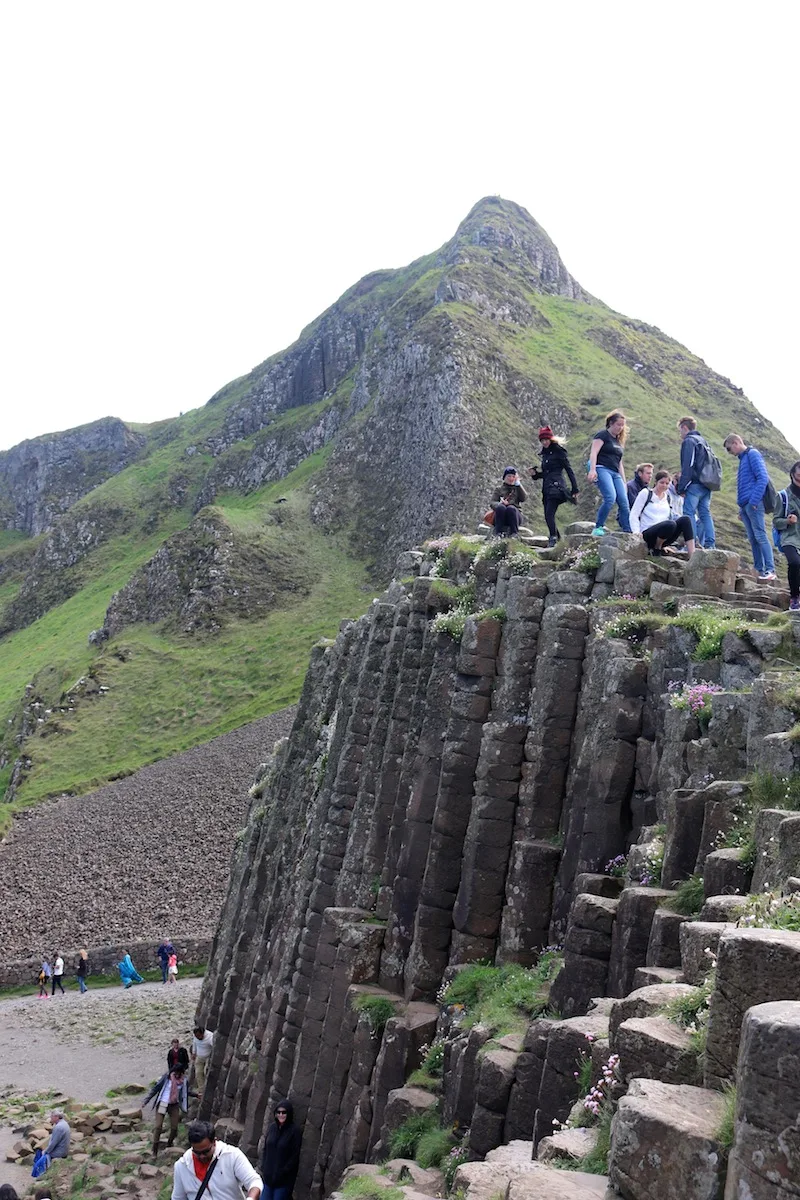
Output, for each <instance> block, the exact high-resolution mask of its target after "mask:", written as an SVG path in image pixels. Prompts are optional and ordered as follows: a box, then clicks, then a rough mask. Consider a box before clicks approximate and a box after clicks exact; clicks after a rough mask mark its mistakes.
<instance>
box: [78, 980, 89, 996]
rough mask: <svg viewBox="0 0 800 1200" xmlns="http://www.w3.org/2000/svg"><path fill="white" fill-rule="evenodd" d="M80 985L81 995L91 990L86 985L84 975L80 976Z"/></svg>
mask: <svg viewBox="0 0 800 1200" xmlns="http://www.w3.org/2000/svg"><path fill="white" fill-rule="evenodd" d="M78 987H79V988H80V989H81V995H83V993H84V992H88V990H89V989H88V988H87V986H86V980H85V979H84V978H83V976H82V975H79V976H78Z"/></svg>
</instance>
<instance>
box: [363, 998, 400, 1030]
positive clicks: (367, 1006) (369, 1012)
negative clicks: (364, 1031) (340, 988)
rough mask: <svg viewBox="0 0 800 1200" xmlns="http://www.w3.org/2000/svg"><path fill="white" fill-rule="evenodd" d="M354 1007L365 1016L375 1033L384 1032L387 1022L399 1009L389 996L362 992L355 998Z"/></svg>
mask: <svg viewBox="0 0 800 1200" xmlns="http://www.w3.org/2000/svg"><path fill="white" fill-rule="evenodd" d="M352 1003H353V1008H354V1009H355V1011H356V1012H357V1013H359V1014H360V1015H362V1016H364V1017H365V1018H366V1020H367V1023H368V1025H369V1027H370V1029H371V1030H372V1032H373V1033H382V1032H383V1029H384V1026H385V1025H386V1022H387V1021H388V1020H389V1019H390V1017H393V1016H394V1015H395V1013H396V1011H397V1009H396V1008H395V1005H394V1004H393V1003H392V1001H391V1000H390V999H389V998H388V997H387V996H371V995H368V994H362V995H359V996H356V997H355V998H354V999H353V1002H352Z"/></svg>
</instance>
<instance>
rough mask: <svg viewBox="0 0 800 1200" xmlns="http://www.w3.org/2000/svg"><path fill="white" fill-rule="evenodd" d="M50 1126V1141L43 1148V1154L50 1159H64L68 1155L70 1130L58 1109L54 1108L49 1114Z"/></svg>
mask: <svg viewBox="0 0 800 1200" xmlns="http://www.w3.org/2000/svg"><path fill="white" fill-rule="evenodd" d="M50 1124H51V1125H52V1132H51V1134H50V1141H49V1142H48V1143H47V1146H46V1147H45V1154H47V1155H48V1156H49V1157H50V1158H66V1157H67V1155H68V1154H69V1143H70V1138H71V1137H72V1130H71V1129H70V1127H69V1123H68V1121H67V1118H66V1117H65V1116H64V1114H63V1112H62V1111H61V1109H60V1108H54V1109H53V1111H52V1112H51V1113H50Z"/></svg>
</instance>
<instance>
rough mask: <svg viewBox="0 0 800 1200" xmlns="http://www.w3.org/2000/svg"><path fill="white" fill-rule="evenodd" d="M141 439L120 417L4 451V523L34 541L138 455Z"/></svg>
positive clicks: (0, 494)
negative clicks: (33, 537)
mask: <svg viewBox="0 0 800 1200" xmlns="http://www.w3.org/2000/svg"><path fill="white" fill-rule="evenodd" d="M145 442H146V438H145V437H144V435H143V434H138V433H134V432H133V430H132V429H129V428H128V426H127V425H126V424H125V423H124V422H123V421H120V420H118V419H117V418H116V417H105V418H104V419H103V420H102V421H93V422H92V423H91V425H81V426H79V427H78V428H77V429H68V430H67V431H66V432H65V433H49V434H47V435H46V436H45V437H39V438H34V439H33V440H32V441H28V442H20V444H19V445H18V446H14V447H13V448H12V449H11V450H4V451H2V452H0V521H1V522H2V524H3V526H4V527H5V528H6V529H18V530H21V531H22V532H23V533H27V534H29V535H31V536H35V535H36V534H39V533H42V532H43V531H44V530H45V529H49V528H50V527H51V526H52V524H53V522H54V521H55V520H56V518H57V517H59V516H60V515H61V514H62V513H64V512H66V510H67V509H68V508H69V507H70V506H71V505H73V504H74V503H75V501H76V500H78V499H80V497H81V496H85V495H86V493H87V492H89V491H91V490H92V488H93V487H96V486H97V484H98V483H100V482H102V480H104V479H108V478H109V476H111V475H116V474H117V473H118V472H119V471H124V470H125V468H126V467H127V466H130V464H131V463H132V462H134V461H135V459H136V458H137V457H138V456H139V454H140V453H141V451H142V448H143V447H144V445H145Z"/></svg>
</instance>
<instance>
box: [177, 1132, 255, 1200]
mask: <svg viewBox="0 0 800 1200" xmlns="http://www.w3.org/2000/svg"><path fill="white" fill-rule="evenodd" d="M188 1136H189V1149H188V1150H187V1151H186V1153H185V1154H184V1156H183V1158H179V1159H178V1161H177V1162H176V1163H175V1172H174V1183H173V1187H172V1200H196V1197H197V1196H198V1195H199V1194H200V1192H201V1191H202V1193H203V1195H204V1196H208V1197H209V1200H211V1198H212V1197H213V1200H242V1189H245V1190H246V1191H247V1200H259V1197H260V1196H261V1190H262V1188H263V1186H264V1184H263V1182H262V1180H261V1176H260V1175H259V1173H258V1171H256V1170H255V1169H254V1168H253V1167H252V1166H251V1165H250V1163H249V1162H248V1160H247V1158H245V1156H244V1154H243V1153H242V1151H241V1150H240V1149H239V1148H238V1146H229V1145H228V1144H227V1142H218V1141H217V1140H216V1134H215V1132H214V1126H213V1125H212V1124H211V1123H210V1122H209V1121H192V1123H191V1125H190V1126H189V1129H188ZM206 1180H208V1182H207V1183H206V1188H205V1190H203V1184H204V1182H205V1181H206Z"/></svg>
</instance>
